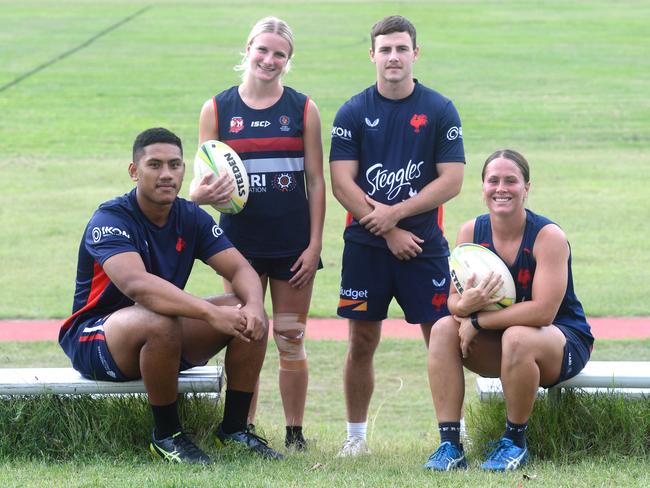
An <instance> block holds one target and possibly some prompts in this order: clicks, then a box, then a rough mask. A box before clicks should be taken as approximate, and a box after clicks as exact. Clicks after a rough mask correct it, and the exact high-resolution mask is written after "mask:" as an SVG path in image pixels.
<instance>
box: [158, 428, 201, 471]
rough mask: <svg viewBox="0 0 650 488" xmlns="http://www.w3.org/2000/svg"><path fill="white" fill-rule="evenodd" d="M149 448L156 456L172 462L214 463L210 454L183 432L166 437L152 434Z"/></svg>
mask: <svg viewBox="0 0 650 488" xmlns="http://www.w3.org/2000/svg"><path fill="white" fill-rule="evenodd" d="M149 450H150V451H151V454H153V455H154V457H157V458H160V459H162V460H164V461H169V462H172V463H190V464H198V463H200V464H212V460H211V459H210V458H209V457H208V455H207V454H206V453H204V452H203V451H202V450H201V449H199V448H198V447H197V446H196V444H194V443H193V442H192V441H191V440H190V439H189V437H187V435H186V434H184V433H183V432H176V433H175V434H174V435H172V436H170V437H165V438H164V439H156V436H155V435H152V436H151V444H149Z"/></svg>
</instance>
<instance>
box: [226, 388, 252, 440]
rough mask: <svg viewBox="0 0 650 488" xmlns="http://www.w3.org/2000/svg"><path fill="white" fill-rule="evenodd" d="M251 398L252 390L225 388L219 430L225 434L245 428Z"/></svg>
mask: <svg viewBox="0 0 650 488" xmlns="http://www.w3.org/2000/svg"><path fill="white" fill-rule="evenodd" d="M252 399H253V392H252V391H251V392H247V391H237V390H226V403H225V405H224V407H223V420H222V422H221V430H223V431H224V432H225V433H226V434H232V433H234V432H240V431H242V430H246V422H247V421H248V410H249V408H250V406H251V400H252Z"/></svg>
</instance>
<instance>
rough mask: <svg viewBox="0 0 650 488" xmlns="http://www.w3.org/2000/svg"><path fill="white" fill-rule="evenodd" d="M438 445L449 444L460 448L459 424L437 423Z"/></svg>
mask: <svg viewBox="0 0 650 488" xmlns="http://www.w3.org/2000/svg"><path fill="white" fill-rule="evenodd" d="M438 432H440V443H443V442H451V443H452V444H453V445H454V446H456V447H458V448H460V422H438Z"/></svg>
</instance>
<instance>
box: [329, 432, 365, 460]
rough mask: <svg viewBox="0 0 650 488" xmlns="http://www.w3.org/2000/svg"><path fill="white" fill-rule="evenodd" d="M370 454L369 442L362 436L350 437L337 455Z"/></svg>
mask: <svg viewBox="0 0 650 488" xmlns="http://www.w3.org/2000/svg"><path fill="white" fill-rule="evenodd" d="M367 454H370V449H368V443H367V442H366V440H365V439H362V438H361V437H348V438H347V439H346V440H345V442H344V443H343V447H342V448H341V450H340V451H339V453H338V454H337V455H336V457H340V458H342V457H355V456H363V455H367Z"/></svg>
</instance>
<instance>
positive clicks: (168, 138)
mask: <svg viewBox="0 0 650 488" xmlns="http://www.w3.org/2000/svg"><path fill="white" fill-rule="evenodd" d="M157 143H163V144H173V145H174V146H178V148H179V149H180V150H181V157H182V156H183V143H182V142H181V139H180V137H178V136H177V135H176V134H174V133H173V132H172V131H170V130H167V129H165V128H164V127H154V128H152V129H147V130H145V131H143V132H140V134H138V137H136V138H135V141H134V142H133V162H134V163H137V162H138V160H139V159H140V158H141V157H142V153H144V148H145V147H147V146H151V145H152V144H157Z"/></svg>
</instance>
